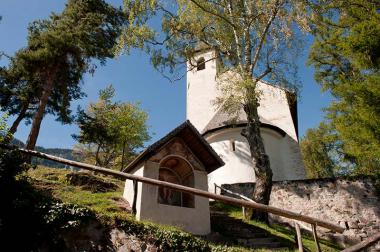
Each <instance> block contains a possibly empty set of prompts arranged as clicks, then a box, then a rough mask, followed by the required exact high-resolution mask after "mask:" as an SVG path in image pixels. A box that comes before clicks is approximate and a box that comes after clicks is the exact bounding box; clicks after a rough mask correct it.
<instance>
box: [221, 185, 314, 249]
mask: <svg viewBox="0 0 380 252" xmlns="http://www.w3.org/2000/svg"><path fill="white" fill-rule="evenodd" d="M217 188H219V189H220V190H222V191H225V192H227V193H229V194H232V195H235V196H237V197H239V198H241V199H243V200H247V201H250V202H255V201H254V200H253V199H250V198H248V197H246V196H244V195H242V194H240V193H237V192H233V191H231V190H228V189H226V188H223V187H222V186H218V185H217V184H215V183H214V192H215V193H216V189H217ZM242 210H243V216H245V208H244V207H242ZM300 225H301V226H302V227H303V228H304V229H306V230H308V231H311V232H312V234H313V238H314V242H315V247H316V250H317V251H318V252H320V251H321V247H320V246H319V239H318V234H317V227H316V225H315V224H311V230H309V229H308V228H306V227H305V226H304V225H302V224H301V223H298V222H296V221H295V222H294V228H295V230H296V241H295V242H296V243H297V245H298V250H299V251H300V252H303V244H302V235H301V229H300Z"/></svg>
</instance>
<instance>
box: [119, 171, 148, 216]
mask: <svg viewBox="0 0 380 252" xmlns="http://www.w3.org/2000/svg"><path fill="white" fill-rule="evenodd" d="M131 174H134V175H137V176H143V174H144V166H143V164H141V165H139V166H138V167H136V168H135V169H134V170H133V171H131ZM141 188H142V183H137V196H136V213H138V212H140V206H141V204H140V203H141ZM133 196H134V190H133V181H132V180H129V179H127V180H126V181H125V185H124V193H123V197H124V199H126V200H127V201H128V203H129V205H130V206H131V207H132V205H133Z"/></svg>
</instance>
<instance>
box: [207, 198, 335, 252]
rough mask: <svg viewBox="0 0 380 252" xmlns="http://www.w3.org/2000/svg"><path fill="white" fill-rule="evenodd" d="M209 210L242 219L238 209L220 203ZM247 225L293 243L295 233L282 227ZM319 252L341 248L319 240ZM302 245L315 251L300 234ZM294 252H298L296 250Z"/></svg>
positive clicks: (251, 222)
mask: <svg viewBox="0 0 380 252" xmlns="http://www.w3.org/2000/svg"><path fill="white" fill-rule="evenodd" d="M211 208H212V209H213V210H216V211H224V212H228V213H229V216H231V217H234V218H237V219H243V215H242V210H241V208H239V207H235V206H229V205H225V204H223V203H220V202H212V203H211ZM246 222H247V223H249V224H251V225H254V226H257V227H259V228H262V229H265V230H267V231H268V232H270V233H271V234H273V235H275V236H278V237H281V238H284V239H286V240H288V241H289V243H290V242H292V243H293V242H294V238H295V231H293V230H289V229H287V228H285V227H284V226H281V225H277V224H272V225H271V226H268V225H267V224H265V223H261V222H257V221H252V220H251V221H246ZM319 242H320V246H321V250H322V251H324V252H325V251H326V252H334V251H340V250H341V248H340V247H339V246H337V245H335V244H333V243H331V242H329V241H326V240H321V239H320V240H319ZM302 243H303V245H304V247H305V249H306V251H316V247H315V242H314V239H313V237H312V236H309V235H305V234H302ZM294 251H298V250H297V249H296V250H294Z"/></svg>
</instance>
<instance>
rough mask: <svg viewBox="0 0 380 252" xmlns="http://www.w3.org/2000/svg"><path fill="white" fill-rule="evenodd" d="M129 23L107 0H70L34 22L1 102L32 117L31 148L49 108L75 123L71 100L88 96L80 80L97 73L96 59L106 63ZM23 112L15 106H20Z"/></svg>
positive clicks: (8, 74)
mask: <svg viewBox="0 0 380 252" xmlns="http://www.w3.org/2000/svg"><path fill="white" fill-rule="evenodd" d="M124 23H125V15H124V14H123V12H122V11H121V10H120V9H117V8H115V7H113V6H111V5H110V4H108V3H106V2H105V1H103V0H80V1H77V0H76V1H75V0H70V1H68V3H67V4H66V6H65V9H64V11H63V12H62V13H61V14H55V13H52V14H51V16H50V18H49V19H46V20H38V21H35V22H33V23H31V24H30V26H29V34H28V45H27V47H26V48H23V49H21V50H19V51H18V52H17V53H16V55H15V56H14V57H13V58H12V60H11V64H10V66H9V67H8V68H7V69H4V71H3V73H4V75H5V77H6V78H5V81H4V82H2V83H3V85H1V87H2V89H4V91H7V92H4V94H6V95H4V96H3V97H1V96H0V98H1V99H0V100H3V102H2V104H7V101H11V103H8V104H9V105H8V108H7V109H8V110H10V111H12V113H15V114H17V113H19V116H20V119H23V118H33V124H32V129H31V132H30V135H29V139H28V143H27V148H31V149H33V148H34V147H35V143H36V139H37V137H38V133H39V128H40V124H41V121H42V119H43V116H44V114H45V113H51V114H54V115H57V119H58V120H59V121H61V122H63V123H71V122H72V120H73V117H72V116H71V110H70V102H71V101H72V100H76V99H79V98H81V97H83V96H84V94H83V93H82V92H81V85H80V84H81V80H82V77H83V75H84V73H86V72H90V73H93V72H94V70H95V68H96V65H94V64H92V63H91V62H92V61H93V60H97V61H99V62H100V63H101V64H104V63H105V61H106V59H107V58H111V57H113V47H114V46H115V44H116V40H117V38H118V36H119V34H120V31H121V25H123V24H124ZM18 108H19V109H20V108H21V109H20V110H19V111H20V112H17V109H18Z"/></svg>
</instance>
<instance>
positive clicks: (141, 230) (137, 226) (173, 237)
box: [118, 220, 211, 252]
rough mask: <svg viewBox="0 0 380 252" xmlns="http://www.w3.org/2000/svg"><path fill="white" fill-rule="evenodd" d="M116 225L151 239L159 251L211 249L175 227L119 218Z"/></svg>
mask: <svg viewBox="0 0 380 252" xmlns="http://www.w3.org/2000/svg"><path fill="white" fill-rule="evenodd" d="M118 226H119V227H120V228H121V229H122V230H123V231H125V232H126V233H127V234H130V235H134V236H136V237H137V238H139V239H141V240H147V241H148V240H153V241H154V244H155V245H156V246H157V247H158V248H159V250H160V251H189V252H190V251H211V248H210V247H209V245H208V243H207V242H205V241H203V240H201V239H199V238H196V237H194V236H193V235H191V234H188V233H184V232H182V231H179V230H177V229H175V228H170V227H162V226H157V225H154V224H150V223H142V222H136V221H133V220H120V222H119V223H118Z"/></svg>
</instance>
